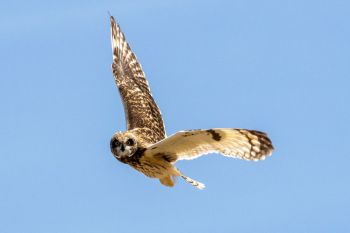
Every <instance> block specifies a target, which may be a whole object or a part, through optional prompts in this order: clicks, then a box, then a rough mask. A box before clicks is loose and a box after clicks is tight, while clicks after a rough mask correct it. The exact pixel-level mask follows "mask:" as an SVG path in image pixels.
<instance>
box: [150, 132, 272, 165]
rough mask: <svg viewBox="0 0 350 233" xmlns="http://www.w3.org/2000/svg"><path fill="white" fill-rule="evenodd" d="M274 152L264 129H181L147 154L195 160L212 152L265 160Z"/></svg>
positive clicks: (167, 158)
mask: <svg viewBox="0 0 350 233" xmlns="http://www.w3.org/2000/svg"><path fill="white" fill-rule="evenodd" d="M272 151H273V146H272V143H271V140H270V139H269V138H268V136H267V135H266V134H265V133H263V132H260V131H255V130H245V129H229V128H217V129H206V130H205V129H200V130H190V131H180V132H177V133H175V134H173V135H171V136H169V137H167V138H165V139H164V140H162V141H160V142H158V143H156V144H154V145H152V146H150V147H149V148H147V150H146V151H145V155H146V156H154V157H162V158H164V159H166V160H167V161H169V162H175V161H177V160H184V159H186V160H188V159H195V158H197V157H199V156H201V155H204V154H208V153H220V154H223V155H225V156H228V157H235V158H240V159H246V160H255V161H257V160H263V159H265V158H266V156H269V155H271V153H272Z"/></svg>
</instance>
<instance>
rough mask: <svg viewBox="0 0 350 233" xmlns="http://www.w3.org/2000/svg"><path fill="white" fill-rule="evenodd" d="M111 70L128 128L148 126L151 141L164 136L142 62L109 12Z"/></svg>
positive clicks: (158, 112) (159, 116) (162, 126)
mask: <svg viewBox="0 0 350 233" xmlns="http://www.w3.org/2000/svg"><path fill="white" fill-rule="evenodd" d="M110 19H111V40H112V51H113V64H112V70H113V75H114V79H115V82H116V84H117V86H118V89H119V92H120V95H121V98H122V101H123V105H124V111H125V118H126V122H127V129H128V130H131V129H134V128H148V129H150V130H152V132H153V135H152V138H150V140H151V141H153V142H154V143H155V142H157V141H159V140H161V139H163V138H164V137H165V129H164V124H163V119H162V116H161V113H160V110H159V108H158V106H157V104H156V102H155V101H154V99H153V97H152V94H151V90H150V88H149V85H148V82H147V80H146V77H145V74H144V72H143V70H142V67H141V64H140V63H139V62H138V60H137V58H136V56H135V54H134V53H133V52H132V50H131V48H130V46H129V44H128V43H127V41H126V39H125V36H124V33H123V32H122V31H121V29H120V27H119V25H118V24H117V23H116V21H115V20H114V18H113V17H112V16H111V18H110Z"/></svg>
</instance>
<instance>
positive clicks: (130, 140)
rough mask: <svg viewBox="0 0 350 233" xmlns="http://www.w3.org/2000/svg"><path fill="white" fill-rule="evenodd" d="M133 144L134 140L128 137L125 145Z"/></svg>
mask: <svg viewBox="0 0 350 233" xmlns="http://www.w3.org/2000/svg"><path fill="white" fill-rule="evenodd" d="M134 144H135V142H134V140H133V139H131V138H129V139H128V140H127V141H126V145H127V146H133V145H134Z"/></svg>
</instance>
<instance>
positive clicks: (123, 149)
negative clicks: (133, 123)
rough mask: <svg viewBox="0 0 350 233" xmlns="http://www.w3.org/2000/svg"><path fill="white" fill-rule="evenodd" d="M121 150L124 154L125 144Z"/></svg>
mask: <svg viewBox="0 0 350 233" xmlns="http://www.w3.org/2000/svg"><path fill="white" fill-rule="evenodd" d="M120 150H121V151H122V152H124V151H125V146H124V144H122V147H121V148H120Z"/></svg>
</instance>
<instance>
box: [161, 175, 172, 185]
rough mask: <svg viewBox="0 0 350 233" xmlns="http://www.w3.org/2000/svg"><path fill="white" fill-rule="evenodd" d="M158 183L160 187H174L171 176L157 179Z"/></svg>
mask: <svg viewBox="0 0 350 233" xmlns="http://www.w3.org/2000/svg"><path fill="white" fill-rule="evenodd" d="M159 181H160V183H162V185H165V186H168V187H173V186H174V185H175V181H174V179H173V177H171V176H165V177H163V178H161V179H159Z"/></svg>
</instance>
